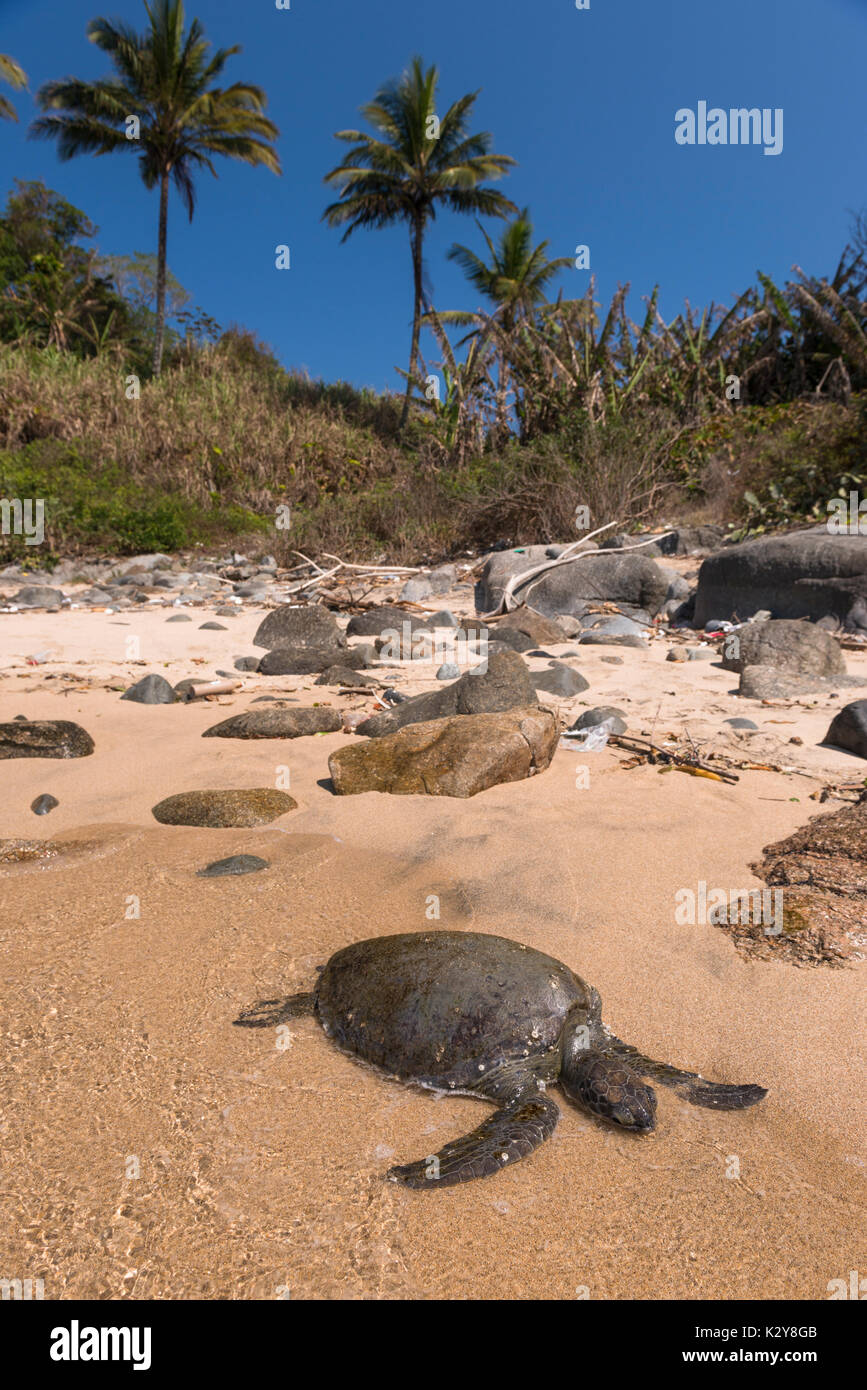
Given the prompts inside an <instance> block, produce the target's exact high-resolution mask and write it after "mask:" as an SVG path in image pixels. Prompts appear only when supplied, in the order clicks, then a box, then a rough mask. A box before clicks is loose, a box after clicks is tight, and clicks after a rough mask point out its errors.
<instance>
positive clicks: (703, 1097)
mask: <svg viewBox="0 0 867 1390" xmlns="http://www.w3.org/2000/svg"><path fill="white" fill-rule="evenodd" d="M604 1050H605V1052H606V1053H608V1054H612V1053H613V1054H614V1055H615V1056H616V1057H624V1058H628V1059H629V1062H630V1065H631V1066H632V1067H634V1068H635V1070H636V1071H637V1072H640V1073H641V1075H642V1076H649V1077H651V1078H652V1079H653V1080H654V1081H659V1082H660V1083H661V1084H662V1085H663V1086H671V1087H672V1089H673V1090H674V1091H675V1092H676V1093H677V1095H679V1096H680V1098H681V1100H688V1101H689V1103H690V1105H702V1106H705V1107H707V1108H708V1109H710V1110H746V1109H747V1107H748V1106H750V1105H756V1104H757V1103H758V1102H759V1101H760V1100H764V1098H765V1096H766V1095H767V1094H768V1093H767V1091H766V1090H765V1088H764V1086H754V1085H751V1084H747V1085H744V1086H738V1085H733V1084H730V1083H728V1082H724V1081H706V1080H705V1078H704V1077H703V1076H699V1074H698V1072H695V1071H684V1070H683V1068H682V1067H673V1066H672V1065H671V1063H670V1062H657V1061H656V1060H655V1059H654V1058H653V1057H645V1055H644V1053H643V1052H639V1051H638V1049H637V1048H636V1047H631V1046H630V1044H629V1043H625V1042H621V1041H620V1039H619V1038H615V1037H614V1035H613V1034H611V1035H609V1037H608V1039H607V1041H606V1044H605V1048H604Z"/></svg>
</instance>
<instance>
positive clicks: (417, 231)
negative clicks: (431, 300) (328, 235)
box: [400, 219, 424, 431]
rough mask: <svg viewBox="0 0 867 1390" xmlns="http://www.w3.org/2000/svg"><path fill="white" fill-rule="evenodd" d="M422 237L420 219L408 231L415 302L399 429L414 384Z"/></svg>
mask: <svg viewBox="0 0 867 1390" xmlns="http://www.w3.org/2000/svg"><path fill="white" fill-rule="evenodd" d="M423 235H424V222H423V221H422V220H420V219H418V220H416V221H415V222H413V224H412V229H411V231H410V242H411V244H412V276H413V287H414V294H415V302H414V304H413V312H412V347H411V348H410V353H409V377H408V378H407V383H406V395H405V396H404V398H403V411H402V413H401V417H400V428H401V431H403V430H404V429H405V428H406V422H407V420H408V419H409V403H410V400H411V399H412V391H413V386H414V384H415V372H416V367H417V365H418V340H419V335H420V332H421V308H422V299H423V291H422V283H421V280H422V254H421V253H422V237H423Z"/></svg>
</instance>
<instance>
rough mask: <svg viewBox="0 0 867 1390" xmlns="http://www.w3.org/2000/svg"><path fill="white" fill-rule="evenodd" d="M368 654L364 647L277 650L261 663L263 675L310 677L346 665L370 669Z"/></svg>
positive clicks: (287, 648)
mask: <svg viewBox="0 0 867 1390" xmlns="http://www.w3.org/2000/svg"><path fill="white" fill-rule="evenodd" d="M369 664H370V663H369V660H368V658H367V654H366V653H365V651H364V650H363V648H361V647H329V648H327V649H325V650H323V649H320V648H318V647H275V648H274V649H273V650H272V651H270V652H268V653H267V655H266V656H263V657H262V659H261V661H260V662H259V671H260V672H261V674H262V675H263V676H311V675H314V674H318V673H319V672H320V671H328V670H330V669H331V667H332V666H343V667H345V668H346V669H347V670H349V671H360V670H362V669H363V667H365V666H368V665H369Z"/></svg>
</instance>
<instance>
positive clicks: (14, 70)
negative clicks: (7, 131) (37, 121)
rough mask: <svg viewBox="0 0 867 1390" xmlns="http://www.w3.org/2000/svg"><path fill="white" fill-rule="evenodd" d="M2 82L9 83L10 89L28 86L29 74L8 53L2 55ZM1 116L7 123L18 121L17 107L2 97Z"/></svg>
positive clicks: (0, 70) (0, 59)
mask: <svg viewBox="0 0 867 1390" xmlns="http://www.w3.org/2000/svg"><path fill="white" fill-rule="evenodd" d="M0 82H8V83H9V86H10V87H26V86H27V73H26V72H25V71H24V69H23V68H22V67H21V65H20V64H19V63H16V61H15V59H14V58H10V57H9V55H8V53H0ZM0 116H2V117H3V119H4V120H7V121H17V120H18V113H17V111H16V110H15V107H14V106H13V105H12V102H11V101H9V100H8V99H7V98H6V97H0Z"/></svg>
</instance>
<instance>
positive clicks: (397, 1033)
mask: <svg viewBox="0 0 867 1390" xmlns="http://www.w3.org/2000/svg"><path fill="white" fill-rule="evenodd" d="M601 1012H602V1001H601V1000H600V998H599V995H598V993H597V992H596V990H595V989H594V988H593V987H592V986H591V985H588V984H585V982H584V981H583V980H582V979H580V978H579V976H577V975H575V974H573V972H572V971H571V970H570V969H569V967H568V966H566V965H563V964H562V962H561V961H559V960H555V959H554V957H553V956H547V955H544V954H543V953H542V952H541V951H536V950H534V949H533V948H532V947H530V946H524V945H522V944H521V943H520V942H518V941H510V940H508V939H507V938H505V937H502V936H489V935H487V934H485V933H482V932H456V931H437V932H430V931H428V932H410V933H405V934H402V935H399V936H378V937H373V938H372V939H370V940H367V941H356V942H354V943H353V944H352V945H351V946H345V947H344V948H343V950H341V951H338V952H337V953H336V954H335V955H333V956H332V957H331V959H330V960H329V961H328V963H327V965H325V967H324V968H323V969H322V973H321V975H320V978H319V982H318V984H317V986H316V989H315V990H314V991H313V992H312V993H311V994H298V995H293V996H292V997H291V998H289V999H284V1000H265V1001H263V1002H262V1003H260V1004H257V1005H255V1006H254V1007H253V1008H252V1009H251V1010H249V1011H247V1012H246V1013H243V1014H242V1015H241V1017H240V1018H238V1019H236V1023H238V1024H240V1025H242V1026H245V1027H267V1026H270V1025H273V1024H276V1023H280V1022H282V1021H283V1020H285V1019H287V1018H292V1017H297V1016H298V1015H299V1014H303V1013H313V1014H315V1015H316V1017H317V1018H318V1020H319V1022H320V1023H321V1025H322V1027H323V1028H324V1030H325V1032H326V1033H327V1035H328V1036H329V1037H330V1038H332V1039H333V1040H334V1042H336V1043H337V1045H338V1046H339V1047H340V1048H341V1049H343V1050H344V1051H345V1052H349V1053H351V1054H352V1055H353V1056H355V1057H358V1058H361V1059H363V1060H364V1061H365V1062H369V1063H371V1064H373V1065H374V1066H376V1067H378V1068H381V1069H383V1070H385V1071H386V1072H388V1073H390V1074H391V1075H393V1076H395V1077H397V1078H398V1079H399V1080H400V1081H404V1082H409V1083H413V1084H416V1085H420V1086H424V1087H427V1088H428V1089H431V1090H435V1091H439V1092H446V1093H448V1092H453V1093H454V1094H456V1095H473V1096H480V1097H483V1098H484V1099H486V1100H490V1101H493V1102H494V1103H495V1104H496V1105H497V1106H498V1109H497V1111H496V1113H495V1114H493V1115H491V1116H490V1117H489V1118H488V1119H486V1120H485V1121H484V1122H483V1123H482V1124H481V1125H479V1127H478V1129H474V1130H473V1131H472V1133H471V1134H467V1135H464V1137H463V1138H461V1139H457V1140H455V1141H454V1143H451V1144H446V1145H445V1147H444V1148H442V1149H440V1151H439V1153H437V1154H432V1155H430V1156H429V1157H428V1158H424V1159H420V1160H419V1161H418V1162H417V1163H409V1164H407V1165H406V1166H404V1167H395V1168H392V1169H390V1170H389V1173H388V1176H389V1178H391V1179H392V1180H393V1181H395V1182H400V1183H403V1184H405V1185H406V1186H407V1187H413V1188H422V1189H431V1188H435V1187H447V1186H450V1185H451V1184H453V1183H459V1182H466V1181H468V1180H469V1179H471V1178H483V1177H488V1176H489V1175H490V1174H492V1173H497V1172H499V1171H500V1169H501V1168H503V1167H505V1166H506V1164H508V1163H513V1162H515V1161H516V1160H517V1159H519V1158H524V1157H525V1156H526V1155H527V1154H529V1153H532V1151H533V1150H534V1149H536V1148H538V1146H539V1145H540V1144H542V1143H543V1142H544V1140H546V1139H547V1138H548V1137H549V1135H550V1134H552V1133H553V1131H554V1127H555V1126H556V1124H557V1121H558V1119H559V1118H560V1112H559V1110H558V1108H557V1106H556V1105H555V1104H554V1102H553V1100H552V1099H551V1098H550V1096H549V1095H547V1094H546V1090H547V1087H549V1086H553V1085H556V1084H559V1085H560V1086H561V1087H562V1088H563V1090H564V1091H565V1092H566V1095H567V1096H568V1097H569V1099H570V1100H572V1101H575V1102H576V1103H577V1104H578V1105H581V1106H583V1107H584V1108H585V1109H586V1110H589V1111H591V1112H592V1113H593V1114H594V1115H598V1116H601V1117H602V1118H603V1119H605V1120H609V1121H611V1122H613V1123H614V1124H616V1125H619V1126H620V1127H621V1128H622V1129H627V1130H632V1131H637V1132H647V1131H648V1130H651V1129H653V1128H654V1125H655V1123H656V1096H655V1095H654V1092H653V1090H652V1089H651V1087H650V1086H648V1085H646V1084H645V1083H644V1081H643V1080H642V1077H653V1078H654V1080H656V1081H661V1082H662V1084H663V1085H665V1086H672V1087H674V1089H675V1091H676V1092H677V1094H678V1095H679V1096H681V1097H683V1099H685V1100H688V1101H691V1103H692V1104H693V1105H704V1106H710V1107H712V1108H716V1109H718V1110H739V1109H743V1108H744V1107H745V1106H748V1105H755V1103H756V1102H757V1101H759V1100H761V1099H762V1098H763V1097H764V1096H765V1095H766V1094H767V1092H766V1091H765V1090H764V1089H763V1088H762V1087H761V1086H731V1085H720V1084H718V1083H716V1082H713V1081H705V1080H704V1079H703V1078H702V1077H701V1076H699V1075H698V1074H697V1073H696V1072H689V1071H681V1070H680V1068H678V1067H672V1066H669V1065H668V1064H667V1063H664V1062H654V1061H652V1060H651V1059H650V1058H649V1057H645V1056H643V1055H642V1054H641V1053H640V1052H638V1051H637V1049H636V1048H634V1047H629V1046H628V1045H627V1044H626V1043H623V1042H621V1041H620V1039H619V1038H616V1037H614V1035H613V1034H612V1033H610V1032H609V1031H608V1029H607V1028H606V1026H605V1024H604V1023H603V1022H602V1017H601Z"/></svg>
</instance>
